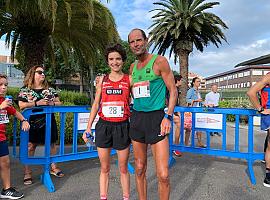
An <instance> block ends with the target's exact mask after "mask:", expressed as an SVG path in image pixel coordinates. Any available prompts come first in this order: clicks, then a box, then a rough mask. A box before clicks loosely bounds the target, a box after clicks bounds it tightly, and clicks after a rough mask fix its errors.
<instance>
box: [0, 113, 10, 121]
mask: <svg viewBox="0 0 270 200" xmlns="http://www.w3.org/2000/svg"><path fill="white" fill-rule="evenodd" d="M7 123H9V119H8V114H7V111H6V110H0V124H7Z"/></svg>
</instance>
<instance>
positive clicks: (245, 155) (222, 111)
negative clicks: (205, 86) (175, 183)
mask: <svg viewBox="0 0 270 200" xmlns="http://www.w3.org/2000/svg"><path fill="white" fill-rule="evenodd" d="M174 112H180V120H181V121H180V124H181V125H182V124H184V113H185V112H191V113H192V126H191V127H192V128H191V146H185V144H184V126H180V143H179V145H176V144H173V129H172V130H171V134H170V160H169V165H170V166H172V165H173V164H174V163H175V159H174V158H173V156H172V151H174V150H178V151H181V152H191V153H196V154H206V155H211V156H219V157H221V156H222V157H229V158H242V159H245V160H247V166H248V173H249V177H250V180H251V183H252V184H256V178H255V175H254V171H253V163H254V161H255V160H258V159H263V158H264V153H261V152H260V153H259V152H254V144H253V137H254V134H253V117H254V116H256V115H257V113H256V111H255V110H252V109H238V108H230V109H226V108H195V107H175V109H174ZM200 113H202V114H203V115H206V116H207V114H219V118H220V119H222V120H220V122H219V123H220V124H219V125H220V126H219V127H211V128H209V127H200V124H199V123H200V121H205V120H209V123H210V121H211V120H214V121H215V120H216V119H215V118H212V119H210V118H207V117H205V118H196V115H198V114H200ZM228 115H234V116H235V137H234V139H235V144H234V149H233V150H231V149H228V148H227V141H226V138H227V120H226V119H227V116H228ZM241 115H246V116H247V117H248V134H247V137H248V149H247V152H242V151H240V144H239V133H240V132H239V125H240V116H241ZM217 116H218V115H217ZM205 122H206V121H205ZM196 131H203V132H206V139H207V140H206V144H207V145H206V148H199V147H196V145H195V132H196ZM210 132H219V133H221V134H222V146H221V149H213V148H211V147H210Z"/></svg>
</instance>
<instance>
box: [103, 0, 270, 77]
mask: <svg viewBox="0 0 270 200" xmlns="http://www.w3.org/2000/svg"><path fill="white" fill-rule="evenodd" d="M213 1H214V0H213ZM103 2H104V5H106V6H107V7H108V8H109V9H110V10H111V12H112V13H113V16H114V18H115V21H116V24H117V29H118V32H119V34H120V36H121V38H122V39H123V40H127V35H128V33H129V31H130V30H131V29H133V28H141V29H143V30H145V31H146V32H147V33H148V32H149V29H148V28H149V27H150V25H151V23H152V19H151V17H152V16H153V14H154V13H153V12H149V11H150V10H152V9H155V8H158V7H157V6H156V5H154V4H153V3H154V2H157V1H154V0H111V1H110V2H109V3H105V1H103ZM206 2H208V1H206ZM218 2H219V3H220V5H217V6H215V7H214V8H212V9H208V10H207V11H208V12H213V13H214V14H216V15H218V16H219V17H220V18H221V19H222V20H223V21H224V22H225V23H226V24H227V26H228V27H229V29H228V30H225V31H224V33H225V35H226V38H227V41H228V43H226V42H223V44H222V45H221V46H220V47H219V48H216V47H215V46H214V45H209V46H208V47H206V48H205V50H204V52H203V53H201V52H199V51H197V50H196V49H194V50H193V52H192V53H191V55H190V57H189V70H190V71H192V72H195V73H197V74H199V75H201V76H203V77H207V76H211V75H214V74H217V73H221V72H225V71H228V70H232V69H233V68H234V66H235V65H236V64H238V63H240V62H243V61H246V60H249V59H252V58H255V57H259V56H262V55H265V54H270V28H269V27H270V12H269V11H270V1H269V0H255V1H254V0H220V1H218ZM166 57H167V58H168V56H166ZM168 59H169V58H168ZM169 62H170V66H171V68H172V69H173V70H176V71H179V63H177V64H176V65H175V64H174V62H173V57H172V58H171V59H170V60H169Z"/></svg>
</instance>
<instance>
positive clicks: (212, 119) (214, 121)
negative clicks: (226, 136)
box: [195, 113, 223, 130]
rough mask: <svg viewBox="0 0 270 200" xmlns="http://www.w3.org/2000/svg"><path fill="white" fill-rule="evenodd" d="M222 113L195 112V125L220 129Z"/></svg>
mask: <svg viewBox="0 0 270 200" xmlns="http://www.w3.org/2000/svg"><path fill="white" fill-rule="evenodd" d="M222 122H223V117H222V114H208V113H195V127H196V128H208V129H218V130H220V129H222Z"/></svg>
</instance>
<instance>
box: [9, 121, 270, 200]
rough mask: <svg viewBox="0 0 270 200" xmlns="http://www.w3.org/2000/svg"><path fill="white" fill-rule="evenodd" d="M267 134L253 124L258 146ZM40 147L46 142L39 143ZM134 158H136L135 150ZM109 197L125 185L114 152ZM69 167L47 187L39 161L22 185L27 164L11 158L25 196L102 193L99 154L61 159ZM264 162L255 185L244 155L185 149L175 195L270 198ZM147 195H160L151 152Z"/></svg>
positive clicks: (68, 199)
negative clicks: (216, 154)
mask: <svg viewBox="0 0 270 200" xmlns="http://www.w3.org/2000/svg"><path fill="white" fill-rule="evenodd" d="M240 133H241V135H240V141H241V151H246V149H247V147H246V144H247V138H246V127H245V126H243V127H242V128H241V129H240ZM264 138H265V134H263V133H262V132H261V131H259V130H258V128H255V136H254V143H255V149H256V151H258V152H260V151H262V148H263V143H264ZM227 142H228V146H229V148H230V147H233V146H234V136H233V127H231V126H230V127H228V136H227ZM211 146H212V147H214V148H220V146H221V137H218V136H214V137H211ZM41 149H42V148H41ZM130 162H131V163H132V162H133V157H132V154H131V157H130ZM111 163H112V166H111V175H110V186H109V196H108V197H109V199H110V200H120V199H121V196H122V194H121V188H120V180H119V173H118V170H117V166H116V165H115V157H113V158H112V162H111ZM59 166H60V167H61V169H62V170H63V171H64V173H65V177H63V178H56V177H52V180H53V182H54V184H55V188H56V191H55V192H54V193H49V192H48V191H47V190H46V188H45V187H44V186H43V185H42V184H41V183H40V181H39V175H40V174H41V172H42V168H41V167H40V166H33V167H32V169H33V181H34V184H33V185H31V186H24V185H23V166H22V165H21V164H20V163H19V161H18V160H17V159H13V158H12V159H11V171H12V183H13V185H14V186H15V187H16V188H18V189H19V190H20V191H22V192H24V194H25V199H29V200H30V199H31V200H45V199H65V200H74V199H82V200H84V199H85V200H86V199H89V200H97V199H99V184H98V177H99V161H98V159H86V160H81V161H72V162H65V163H61V164H59ZM264 171H265V170H264V164H262V163H261V162H260V161H257V162H256V163H255V164H254V172H255V176H256V179H257V185H251V183H250V181H249V178H248V176H247V165H246V161H244V160H240V159H229V158H217V157H211V156H201V155H194V154H190V153H184V155H183V156H182V157H180V158H176V164H175V165H174V166H173V167H172V168H171V169H170V182H171V198H170V199H172V200H180V199H184V200H185V199H191V200H193V199H194V200H195V199H200V200H209V199H215V200H216V199H218V200H227V199H228V200H229V199H230V200H231V199H233V200H237V199H244V200H249V199H250V200H257V199H258V200H259V199H269V198H270V189H269V188H265V187H264V186H263V185H262V181H263V178H264ZM134 179H135V178H134V175H131V199H132V200H135V199H138V198H137V193H136V187H135V180H134ZM147 180H148V199H149V200H157V199H158V193H157V179H156V176H155V167H154V163H153V159H152V154H151V151H150V149H149V154H148V170H147Z"/></svg>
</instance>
